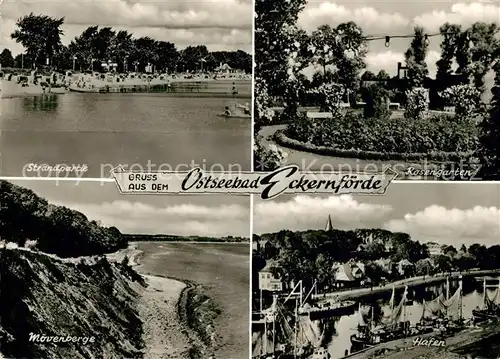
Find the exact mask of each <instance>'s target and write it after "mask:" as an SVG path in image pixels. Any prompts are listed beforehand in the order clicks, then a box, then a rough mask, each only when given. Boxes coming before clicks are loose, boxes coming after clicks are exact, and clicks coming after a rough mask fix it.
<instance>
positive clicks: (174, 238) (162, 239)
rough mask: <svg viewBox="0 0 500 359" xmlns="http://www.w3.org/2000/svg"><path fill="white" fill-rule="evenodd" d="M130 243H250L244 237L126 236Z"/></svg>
mask: <svg viewBox="0 0 500 359" xmlns="http://www.w3.org/2000/svg"><path fill="white" fill-rule="evenodd" d="M124 236H125V238H126V239H127V240H128V241H129V242H228V243H240V242H241V243H244V242H250V239H249V238H244V237H234V236H228V237H202V236H175V235H169V234H124Z"/></svg>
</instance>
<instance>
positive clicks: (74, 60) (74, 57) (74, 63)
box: [73, 55, 76, 72]
mask: <svg viewBox="0 0 500 359" xmlns="http://www.w3.org/2000/svg"><path fill="white" fill-rule="evenodd" d="M75 66H76V55H74V56H73V72H75Z"/></svg>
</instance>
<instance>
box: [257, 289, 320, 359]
mask: <svg viewBox="0 0 500 359" xmlns="http://www.w3.org/2000/svg"><path fill="white" fill-rule="evenodd" d="M297 290H298V292H297ZM293 295H295V296H299V297H298V298H295V299H296V300H295V309H292V308H290V306H289V305H288V306H287V305H286V303H287V301H288V300H289V299H290V298H291V297H292V296H293ZM299 298H300V300H299ZM302 305H303V298H302V284H301V282H299V284H297V285H296V287H295V288H294V289H293V290H292V292H291V293H290V295H289V296H288V297H287V298H286V299H285V300H282V301H279V302H278V296H277V295H275V296H274V301H273V304H272V306H271V307H270V308H269V309H267V310H263V311H262V312H263V313H265V323H264V333H260V334H261V337H262V338H255V339H254V340H253V343H254V345H253V346H254V350H253V352H254V354H253V358H261V359H262V358H268V357H271V358H279V359H306V358H307V359H310V358H311V356H312V358H313V359H329V354H328V351H327V350H326V348H323V347H320V343H321V342H322V338H323V335H324V331H321V330H320V328H319V326H318V325H317V323H316V322H314V321H312V320H311V319H310V318H309V317H308V316H303V315H300V314H299V310H300V307H301V306H302ZM268 323H269V324H268ZM269 328H270V329H269ZM315 348H316V350H315Z"/></svg>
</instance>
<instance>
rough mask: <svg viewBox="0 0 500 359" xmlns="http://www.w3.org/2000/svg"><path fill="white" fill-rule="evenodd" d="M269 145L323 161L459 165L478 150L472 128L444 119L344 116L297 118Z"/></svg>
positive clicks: (468, 125) (470, 123) (474, 127)
mask: <svg viewBox="0 0 500 359" xmlns="http://www.w3.org/2000/svg"><path fill="white" fill-rule="evenodd" d="M275 140H276V141H277V142H278V143H279V144H281V145H282V146H286V147H289V148H293V149H297V150H302V151H308V152H313V153H317V154H321V155H326V156H338V157H352V158H359V159H372V160H373V159H379V160H389V159H393V160H422V159H424V158H425V159H429V160H433V161H454V162H455V161H460V160H464V159H467V158H470V157H472V156H473V154H474V153H475V151H476V150H477V148H478V145H479V144H478V127H477V124H475V123H474V122H473V121H470V122H457V121H454V119H453V118H450V117H448V116H446V115H443V116H434V117H431V118H428V119H420V120H412V119H406V118H394V119H378V118H368V119H365V118H363V116H362V115H361V114H359V113H354V112H349V113H347V114H346V115H345V116H339V117H336V118H333V119H314V120H313V119H308V118H306V117H305V116H300V117H299V118H297V119H296V120H295V121H293V122H290V123H289V125H288V126H287V128H286V130H285V131H283V132H278V133H277V134H276V135H275Z"/></svg>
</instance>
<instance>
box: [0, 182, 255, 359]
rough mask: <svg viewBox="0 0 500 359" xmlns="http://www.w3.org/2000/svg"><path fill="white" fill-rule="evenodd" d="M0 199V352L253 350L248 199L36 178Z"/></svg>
mask: <svg viewBox="0 0 500 359" xmlns="http://www.w3.org/2000/svg"><path fill="white" fill-rule="evenodd" d="M0 196H1V198H2V200H1V201H0V202H1V204H2V205H1V206H0V207H1V209H0V223H1V226H0V227H1V230H0V358H5V359H7V358H9V359H10V358H50V359H68V358H74V359H78V358H82V359H83V358H85V359H93V358H95V359H98V358H109V359H111V358H112V359H114V358H116V359H124V358H127V359H128V358H130V359H132V358H133V359H137V358H145V359H162V358H164V359H166V358H179V359H208V358H211V359H215V358H235V359H246V358H248V357H249V271H250V239H249V231H250V223H249V217H250V215H249V198H247V197H242V196H238V197H232V196H206V197H198V196H196V197H194V196H186V197H180V196H172V197H170V196H168V197H165V196H140V195H139V196H134V197H133V198H123V197H122V196H121V195H120V194H118V192H117V191H116V188H115V184H114V183H106V184H100V183H94V182H86V183H80V184H77V183H76V182H73V181H66V182H64V183H62V184H59V185H56V182H55V181H40V180H36V181H33V180H31V181H26V180H25V181H16V182H8V181H5V180H1V181H0ZM68 338H69V339H68Z"/></svg>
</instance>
